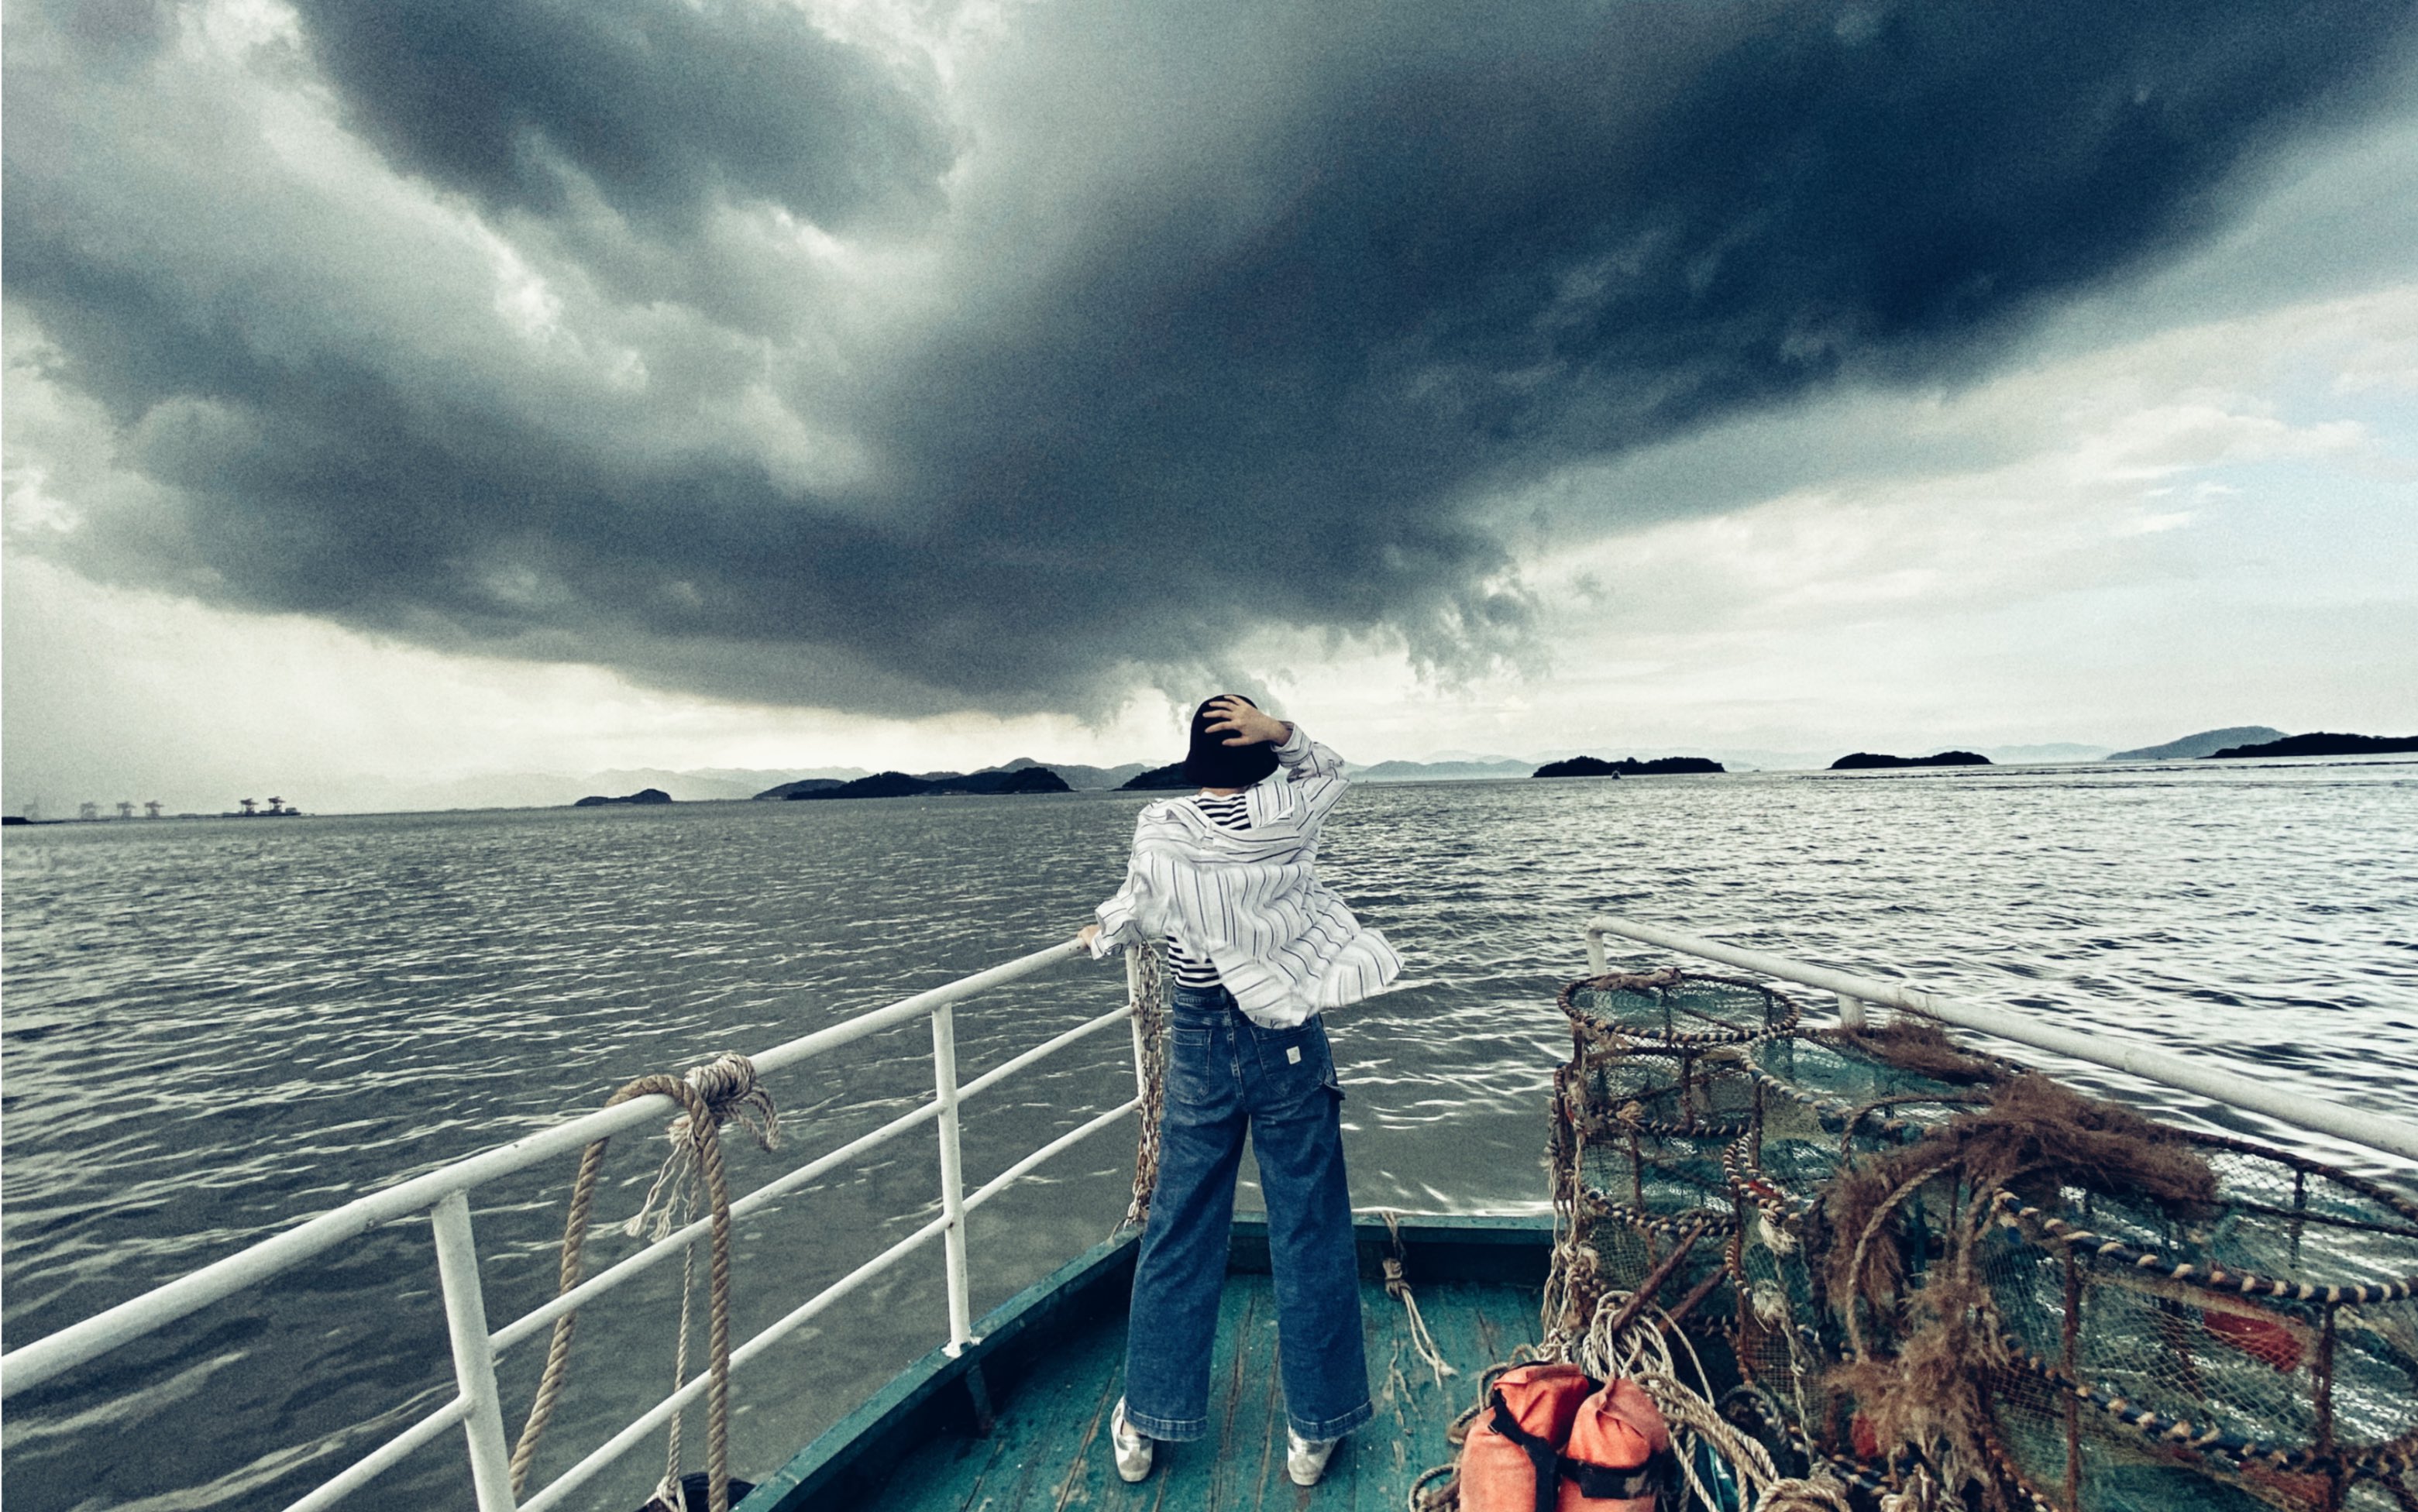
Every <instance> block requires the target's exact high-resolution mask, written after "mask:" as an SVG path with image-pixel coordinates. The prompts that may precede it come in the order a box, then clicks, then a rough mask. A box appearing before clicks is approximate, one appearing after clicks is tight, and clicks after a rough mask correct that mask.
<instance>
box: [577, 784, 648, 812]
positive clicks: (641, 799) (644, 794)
mask: <svg viewBox="0 0 2418 1512" xmlns="http://www.w3.org/2000/svg"><path fill="white" fill-rule="evenodd" d="M671 801H672V795H671V794H669V793H667V792H665V791H664V790H663V789H662V788H660V787H641V788H639V789H638V790H637V791H636V792H635V793H632V794H630V795H629V796H628V797H626V798H605V797H601V796H598V795H595V794H590V795H589V796H588V797H586V798H583V799H581V800H580V801H579V802H576V803H574V804H572V805H571V806H572V807H573V808H603V807H605V805H606V804H608V803H668V802H671Z"/></svg>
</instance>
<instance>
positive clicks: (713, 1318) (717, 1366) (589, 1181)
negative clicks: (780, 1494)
mask: <svg viewBox="0 0 2418 1512" xmlns="http://www.w3.org/2000/svg"><path fill="white" fill-rule="evenodd" d="M654 1096H663V1097H668V1098H671V1099H672V1100H673V1101H675V1102H677V1103H679V1104H680V1105H681V1108H682V1109H683V1111H682V1113H681V1116H680V1117H679V1118H676V1119H674V1120H673V1121H672V1123H671V1126H670V1128H669V1129H668V1130H667V1131H666V1137H667V1138H669V1139H670V1140H671V1143H672V1153H671V1155H670V1156H669V1157H667V1158H666V1161H665V1162H664V1168H663V1169H662V1170H660V1171H658V1172H657V1173H656V1176H655V1183H654V1185H653V1186H652V1187H651V1188H650V1189H649V1191H648V1193H647V1201H646V1203H645V1205H644V1206H642V1207H640V1209H639V1210H638V1214H637V1216H635V1217H634V1218H632V1219H631V1220H630V1222H629V1223H628V1224H627V1225H625V1226H624V1229H625V1231H627V1232H631V1233H635V1232H637V1231H638V1230H639V1229H641V1228H642V1227H643V1226H644V1224H645V1220H646V1218H647V1216H648V1214H649V1213H650V1211H651V1210H652V1208H653V1207H654V1203H655V1199H656V1198H657V1197H658V1196H664V1197H666V1205H665V1209H664V1212H663V1214H662V1216H661V1217H660V1219H659V1220H658V1222H657V1224H656V1229H657V1231H658V1233H659V1234H660V1235H661V1236H663V1237H669V1235H670V1233H671V1231H672V1228H673V1227H674V1224H673V1216H672V1215H673V1212H674V1210H675V1209H684V1208H686V1207H688V1206H689V1205H690V1199H689V1198H688V1197H687V1196H686V1195H685V1194H684V1191H683V1188H684V1186H685V1184H686V1182H687V1180H688V1178H689V1177H690V1176H691V1175H694V1176H696V1177H699V1178H702V1180H703V1183H704V1185H705V1190H706V1197H707V1201H708V1205H709V1207H710V1209H711V1212H712V1219H713V1227H712V1262H711V1267H710V1271H709V1275H710V1287H711V1293H712V1312H711V1314H710V1328H709V1331H708V1337H707V1349H708V1352H709V1354H710V1357H711V1358H710V1363H709V1365H708V1369H709V1370H710V1372H711V1374H712V1384H711V1385H710V1386H709V1387H708V1388H707V1390H706V1475H707V1481H708V1486H707V1503H708V1505H709V1506H710V1508H711V1512H730V1465H729V1418H730V1193H729V1189H728V1187H727V1184H725V1182H724V1179H723V1170H722V1140H721V1129H722V1125H723V1123H726V1122H727V1121H728V1120H729V1119H731V1118H733V1117H738V1118H740V1119H742V1123H744V1124H745V1125H746V1126H747V1127H748V1128H749V1129H750V1130H751V1131H752V1132H753V1133H754V1134H755V1135H756V1137H757V1139H758V1142H759V1143H762V1144H763V1145H764V1146H765V1147H766V1148H767V1149H769V1148H771V1147H772V1144H773V1141H774V1140H776V1139H777V1138H779V1132H780V1123H779V1115H778V1114H777V1113H776V1112H774V1111H773V1104H772V1099H771V1098H770V1097H769V1096H768V1095H767V1094H766V1093H765V1092H763V1091H762V1089H760V1088H758V1086H757V1085H756V1067H755V1065H754V1064H753V1063H752V1062H751V1061H748V1060H747V1058H746V1057H745V1056H742V1055H734V1054H725V1055H722V1056H720V1057H718V1058H716V1059H715V1060H713V1061H709V1062H707V1063H706V1064H704V1065H701V1066H696V1067H693V1068H692V1069H691V1070H690V1071H689V1073H688V1075H687V1077H674V1076H669V1075H666V1074H663V1073H657V1074H656V1075H653V1076H647V1077H637V1078H636V1079H635V1080H633V1081H631V1082H628V1083H627V1084H625V1085H623V1086H622V1087H621V1088H620V1090H619V1091H617V1092H614V1093H613V1095H612V1096H610V1097H607V1098H606V1099H605V1107H619V1106H620V1105H621V1104H623V1103H626V1102H631V1101H633V1100H635V1099H636V1098H640V1097H654ZM750 1114H755V1115H758V1116H749V1115H750ZM611 1142H612V1141H611V1140H610V1138H605V1139H598V1140H597V1141H595V1142H594V1143H593V1144H590V1145H589V1146H588V1148H587V1149H585V1150H583V1151H581V1152H580V1154H579V1174H578V1176H577V1177H576V1178H575V1179H574V1181H573V1183H572V1188H571V1212H570V1214H569V1215H568V1217H567V1218H566V1219H565V1220H564V1223H563V1230H562V1262H561V1266H560V1269H559V1275H558V1278H557V1286H556V1294H557V1295H558V1296H559V1295H560V1294H562V1293H563V1292H566V1291H571V1290H572V1289H574V1287H576V1286H578V1285H579V1282H580V1278H581V1276H582V1275H584V1274H585V1270H586V1246H587V1238H588V1225H589V1214H590V1213H591V1212H592V1211H593V1210H594V1208H595V1203H596V1179H597V1176H598V1173H599V1172H600V1171H601V1170H602V1169H603V1168H604V1165H605V1146H606V1145H607V1144H609V1143H611ZM681 1294H682V1297H683V1299H685V1298H686V1296H687V1287H686V1285H685V1277H684V1278H683V1287H682V1293H681ZM683 1305H685V1304H683ZM578 1321H579V1309H578V1308H576V1307H574V1308H573V1309H572V1310H571V1311H569V1312H566V1313H564V1314H563V1315H562V1316H561V1317H559V1318H558V1319H556V1320H555V1321H554V1336H553V1338H552V1339H551V1341H550V1342H549V1343H548V1345H547V1348H546V1354H545V1370H544V1373H543V1375H542V1376H541V1377H540V1378H539V1381H538V1388H537V1398H536V1400H535V1401H533V1402H532V1403H531V1404H530V1406H529V1415H528V1423H527V1424H525V1425H524V1426H523V1427H522V1428H521V1436H520V1441H519V1442H518V1443H516V1444H514V1445H513V1463H512V1488H513V1496H514V1497H515V1498H517V1497H518V1496H519V1495H520V1493H521V1489H522V1487H523V1486H524V1485H526V1484H527V1483H528V1471H529V1464H530V1462H531V1461H532V1460H533V1459H535V1458H536V1456H537V1446H538V1442H539V1440H541V1439H542V1438H543V1437H544V1435H545V1428H546V1425H547V1424H548V1423H549V1422H551V1421H552V1420H553V1417H554V1410H555V1407H556V1405H557V1403H559V1401H560V1400H561V1397H562V1388H563V1384H564V1382H565V1381H566V1380H567V1379H568V1377H569V1374H570V1367H571V1340H572V1336H573V1335H574V1332H575V1330H576V1328H577V1326H578ZM686 1353H687V1326H686V1321H685V1319H683V1321H682V1326H681V1349H680V1354H681V1361H680V1368H681V1370H682V1371H685V1369H686ZM673 1432H674V1434H675V1435H676V1434H677V1433H678V1432H679V1428H678V1423H677V1419H676V1420H675V1423H674V1427H673ZM674 1452H675V1453H677V1450H676V1449H675V1451H674ZM678 1469H679V1466H678V1463H677V1461H675V1463H674V1465H673V1470H674V1472H675V1474H672V1475H671V1477H670V1479H671V1481H672V1483H673V1485H672V1495H673V1497H674V1498H675V1502H674V1504H675V1505H677V1504H678V1503H677V1498H678V1496H679V1494H680V1491H679V1484H678V1483H679V1478H680V1477H679V1475H678V1474H677V1471H678Z"/></svg>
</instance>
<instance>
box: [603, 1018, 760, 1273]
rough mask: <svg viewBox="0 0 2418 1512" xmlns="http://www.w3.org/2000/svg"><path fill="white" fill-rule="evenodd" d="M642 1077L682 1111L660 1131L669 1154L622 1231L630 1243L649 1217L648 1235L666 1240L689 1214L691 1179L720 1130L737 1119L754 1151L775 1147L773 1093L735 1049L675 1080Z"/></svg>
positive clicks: (693, 1180)
mask: <svg viewBox="0 0 2418 1512" xmlns="http://www.w3.org/2000/svg"><path fill="white" fill-rule="evenodd" d="M646 1079H648V1080H649V1081H650V1082H652V1083H661V1084H662V1085H656V1086H650V1088H649V1090H650V1091H660V1092H665V1093H666V1095H669V1096H672V1097H675V1098H678V1099H679V1100H680V1102H681V1105H682V1107H683V1111H682V1112H681V1114H680V1115H679V1116H678V1117H676V1118H674V1119H673V1120H672V1121H671V1123H670V1124H669V1125H668V1126H666V1128H665V1130H664V1138H665V1140H666V1143H668V1144H669V1145H670V1146H671V1153H669V1154H667V1155H666V1156H665V1157H664V1164H663V1168H662V1169H660V1170H658V1171H656V1172H655V1183H654V1184H653V1185H652V1186H650V1187H648V1188H647V1199H646V1200H645V1201H644V1202H642V1203H640V1204H639V1205H638V1211H637V1213H636V1214H635V1215H633V1216H632V1217H631V1219H630V1221H629V1222H628V1223H626V1224H623V1225H622V1226H621V1231H622V1232H623V1233H625V1234H628V1235H629V1236H630V1237H631V1238H633V1239H635V1238H636V1237H638V1235H639V1234H641V1233H649V1232H650V1230H649V1225H648V1222H647V1220H648V1218H649V1217H650V1216H651V1217H652V1218H653V1219H654V1223H653V1226H652V1229H651V1232H650V1237H651V1238H654V1239H658V1240H661V1239H668V1238H670V1237H671V1235H672V1230H673V1229H677V1228H679V1227H680V1226H681V1219H682V1217H683V1216H684V1215H685V1214H688V1213H690V1212H692V1211H694V1209H695V1207H696V1177H697V1175H698V1174H699V1173H700V1172H701V1171H702V1170H703V1168H704V1164H705V1160H706V1153H705V1151H706V1147H707V1146H709V1145H711V1144H712V1143H713V1142H714V1140H715V1139H716V1138H717V1137H718V1136H719V1135H720V1133H721V1131H722V1126H723V1125H724V1124H726V1123H732V1122H734V1121H736V1122H737V1123H738V1124H739V1126H740V1127H741V1128H743V1129H745V1130H746V1131H747V1133H748V1135H749V1136H750V1137H751V1138H754V1139H755V1141H756V1143H757V1144H758V1146H759V1147H761V1148H763V1149H766V1150H773V1149H777V1148H778V1147H779V1145H780V1142H781V1114H780V1110H779V1109H777V1108H775V1107H773V1094H772V1093H770V1092H766V1091H765V1090H764V1089H763V1088H762V1087H761V1086H759V1085H758V1083H757V1080H756V1062H755V1061H750V1060H748V1059H747V1058H746V1057H745V1056H743V1055H741V1054H739V1053H738V1052H737V1051H735V1050H725V1051H724V1052H723V1053H722V1054H720V1055H717V1056H715V1057H714V1058H713V1059H712V1060H711V1061H706V1062H705V1063H704V1064H703V1065H696V1066H691V1067H689V1069H688V1074H687V1075H686V1076H683V1077H681V1078H680V1080H678V1081H676V1082H675V1081H673V1080H672V1079H671V1078H670V1077H650V1078H646ZM658 1199H660V1200H661V1201H662V1203H663V1206H662V1208H661V1210H660V1211H658V1210H657V1208H656V1206H655V1204H656V1202H657V1200H658Z"/></svg>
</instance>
